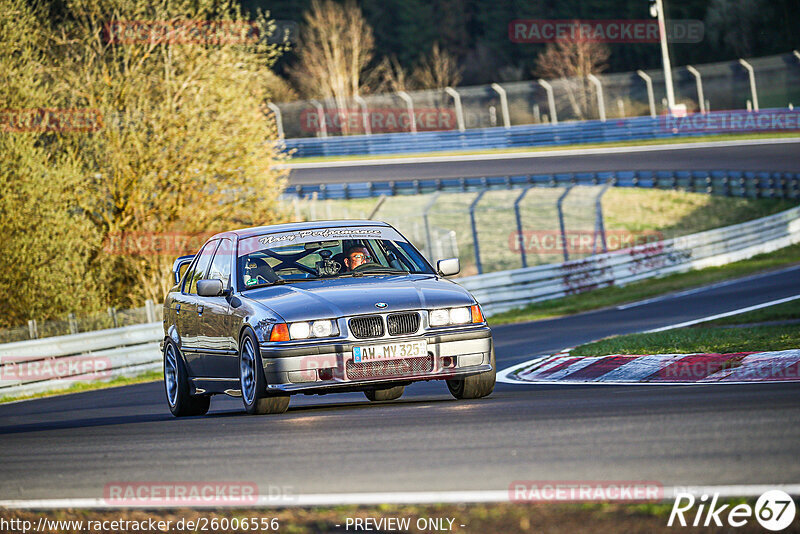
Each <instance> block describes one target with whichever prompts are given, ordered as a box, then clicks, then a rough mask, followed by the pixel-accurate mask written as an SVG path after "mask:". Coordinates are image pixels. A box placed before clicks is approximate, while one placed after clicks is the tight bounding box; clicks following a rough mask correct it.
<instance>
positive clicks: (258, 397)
mask: <svg viewBox="0 0 800 534" xmlns="http://www.w3.org/2000/svg"><path fill="white" fill-rule="evenodd" d="M239 383H240V385H241V388H242V402H243V403H244V410H245V411H246V412H247V413H249V414H250V415H265V414H278V413H284V412H285V411H286V410H287V409H288V408H289V396H288V395H282V396H275V397H268V396H267V393H266V392H267V380H266V379H265V378H264V368H263V367H262V365H261V351H260V350H259V348H258V343H257V342H256V338H255V336H254V335H253V333H252V332H250V331H249V330H248V331H247V332H245V333H244V335H243V336H242V342H241V344H240V348H239Z"/></svg>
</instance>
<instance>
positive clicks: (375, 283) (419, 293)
mask: <svg viewBox="0 0 800 534" xmlns="http://www.w3.org/2000/svg"><path fill="white" fill-rule="evenodd" d="M242 298H246V299H248V300H251V301H253V302H255V303H257V304H260V305H262V306H265V307H266V308H268V309H269V310H271V311H272V312H273V313H276V314H278V315H279V316H280V317H282V318H283V320H284V321H286V322H293V321H304V320H311V319H324V318H333V317H344V316H349V315H359V314H365V313H385V312H393V311H399V310H418V309H433V308H442V307H450V306H469V305H470V304H472V303H473V302H474V299H473V298H472V296H471V295H470V294H469V292H468V291H467V290H466V289H464V288H463V287H461V286H459V285H458V284H455V283H453V282H451V281H449V280H443V279H440V278H436V277H435V276H433V275H401V276H398V275H381V276H374V275H367V276H363V277H358V278H334V279H327V280H318V281H317V280H315V281H310V282H299V283H295V284H286V285H280V286H271V287H265V288H261V289H253V290H250V291H247V292H245V293H243V294H242ZM377 303H384V304H386V307H384V308H378V307H377V306H376V304H377Z"/></svg>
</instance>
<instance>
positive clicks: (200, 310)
mask: <svg viewBox="0 0 800 534" xmlns="http://www.w3.org/2000/svg"><path fill="white" fill-rule="evenodd" d="M197 315H203V305H202V304H201V305H200V306H198V307H197Z"/></svg>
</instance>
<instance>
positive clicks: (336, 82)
mask: <svg viewBox="0 0 800 534" xmlns="http://www.w3.org/2000/svg"><path fill="white" fill-rule="evenodd" d="M304 18H305V24H304V26H303V30H302V33H301V37H302V42H301V43H300V45H299V47H298V55H299V63H298V65H297V66H296V67H295V68H294V69H292V70H291V71H290V74H291V76H292V78H293V79H294V81H295V83H296V84H297V86H298V88H299V89H300V91H301V92H302V93H303V94H304V96H307V97H322V98H329V97H333V99H334V100H335V102H336V107H337V108H338V110H339V112H342V113H346V110H347V109H348V108H347V106H348V102H349V101H350V99H352V97H353V96H356V95H359V94H360V92H361V89H362V83H363V72H364V69H365V68H366V66H367V64H368V63H369V62H370V60H371V59H372V50H373V48H374V45H375V39H374V37H373V35H372V28H371V27H370V26H369V24H367V21H366V19H365V18H364V16H363V14H362V13H361V9H359V8H358V6H357V5H356V3H355V2H354V0H347V1H346V2H345V3H344V4H339V3H336V2H334V1H333V0H313V2H312V4H311V11H308V12H306V14H305V17H304ZM347 122H348V121H347V120H342V126H343V133H346V132H344V130H346V125H347Z"/></svg>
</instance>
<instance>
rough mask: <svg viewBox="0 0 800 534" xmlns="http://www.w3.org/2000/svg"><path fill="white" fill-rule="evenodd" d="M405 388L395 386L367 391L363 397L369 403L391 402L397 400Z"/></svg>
mask: <svg viewBox="0 0 800 534" xmlns="http://www.w3.org/2000/svg"><path fill="white" fill-rule="evenodd" d="M405 389H406V387H405V386H395V387H393V388H387V389H368V390H366V391H364V395H366V396H367V398H368V399H369V400H371V401H373V402H374V401H391V400H395V399H399V398H400V397H401V396H402V395H403V392H404V391H405Z"/></svg>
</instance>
